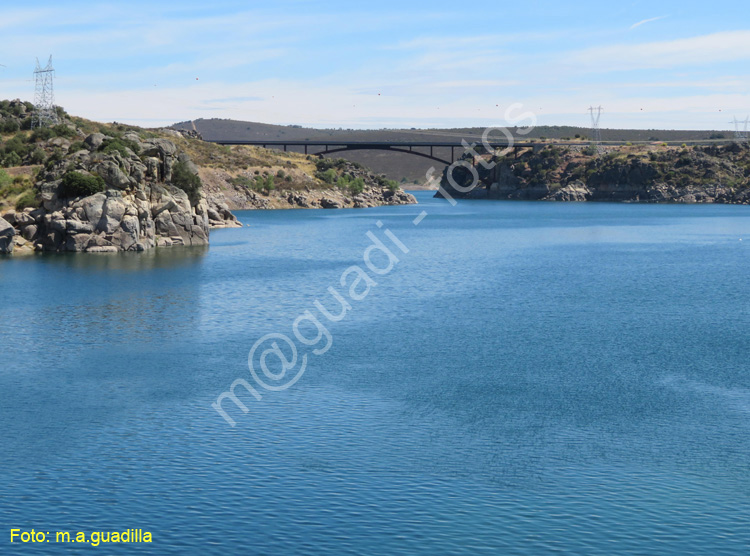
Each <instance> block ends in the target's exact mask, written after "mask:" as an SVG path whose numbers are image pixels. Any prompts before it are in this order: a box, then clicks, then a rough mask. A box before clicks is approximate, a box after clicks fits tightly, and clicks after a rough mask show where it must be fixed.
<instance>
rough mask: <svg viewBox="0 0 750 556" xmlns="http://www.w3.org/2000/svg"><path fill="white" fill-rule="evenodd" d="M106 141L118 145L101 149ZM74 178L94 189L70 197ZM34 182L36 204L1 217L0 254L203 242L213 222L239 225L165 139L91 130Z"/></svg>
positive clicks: (192, 166) (141, 248) (193, 167)
mask: <svg viewBox="0 0 750 556" xmlns="http://www.w3.org/2000/svg"><path fill="white" fill-rule="evenodd" d="M123 139H124V141H123ZM108 142H109V144H113V143H114V144H116V146H117V148H116V149H115V148H113V149H106V148H105V149H102V146H103V145H104V146H105V147H106V145H107V144H108ZM71 176H72V177H71ZM193 178H194V179H193ZM75 180H78V183H79V184H80V183H83V184H84V190H85V186H86V185H88V186H89V187H91V184H94V185H95V187H94V189H99V191H90V190H85V193H91V194H85V195H78V196H72V195H71V193H70V189H71V188H70V182H71V181H75ZM66 182H67V184H66ZM97 184H98V185H97ZM178 184H179V186H178ZM36 187H37V190H38V191H39V192H40V195H41V201H42V206H41V207H40V208H26V209H24V210H20V211H16V210H11V211H8V212H6V213H5V214H2V215H0V216H2V218H1V219H0V253H4V254H10V253H13V252H14V250H15V251H16V252H17V253H21V252H31V251H52V252H63V251H68V252H88V253H96V252H99V253H101V252H117V251H145V250H147V249H152V248H154V247H170V246H176V245H205V244H207V243H208V236H209V230H210V229H211V228H212V227H235V226H240V225H241V224H239V223H238V222H237V219H236V218H235V216H234V215H233V214H232V213H231V212H230V211H229V210H226V207H225V206H222V205H221V204H220V203H218V204H217V203H214V202H212V201H211V200H210V199H208V198H206V196H204V195H203V191H202V187H201V184H200V181H199V179H198V168H197V167H196V165H195V164H193V162H192V161H191V160H190V157H189V156H188V155H187V154H186V153H183V152H178V149H177V146H176V145H175V144H174V143H173V142H172V141H170V140H168V139H164V138H153V139H145V140H142V139H141V137H140V136H139V135H138V134H137V133H135V132H131V133H125V134H124V136H123V137H122V138H119V139H115V138H113V137H107V136H106V135H103V134H101V133H93V134H90V135H89V136H87V137H86V138H85V139H84V141H83V143H82V147H81V149H80V150H78V151H76V152H74V153H69V154H68V155H67V156H65V157H61V158H60V160H57V161H52V162H51V163H48V164H47V165H46V166H45V167H44V168H43V169H42V170H41V171H40V173H39V175H38V178H37V184H36ZM79 188H80V187H79Z"/></svg>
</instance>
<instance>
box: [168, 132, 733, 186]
mask: <svg viewBox="0 0 750 556" xmlns="http://www.w3.org/2000/svg"><path fill="white" fill-rule="evenodd" d="M193 126H195V129H197V130H198V132H200V134H201V135H202V136H203V138H204V139H206V140H209V141H213V140H222V139H224V140H266V141H283V140H295V141H302V140H311V141H321V140H329V141H330V140H333V141H454V142H456V143H458V142H460V141H461V139H466V140H467V141H470V142H471V141H477V142H478V141H481V138H482V133H483V132H484V128H479V127H466V128H450V129H416V128H411V129H370V130H356V129H315V128H305V127H301V126H282V125H273V124H262V123H257V122H244V121H238V120H228V119H218V118H215V119H198V120H193V121H189V122H180V123H177V124H175V125H174V127H175V128H176V129H183V130H193ZM520 130H521V128H515V127H511V128H510V130H509V131H510V132H511V133H512V134H513V135H514V136H515V137H516V139H518V140H528V139H534V140H542V139H544V140H548V141H552V140H565V141H581V142H586V141H587V140H588V138H589V136H590V130H589V129H588V128H585V127H573V126H538V127H536V128H534V129H533V130H532V131H531V132H530V133H529V134H522V133H519V131H520ZM601 132H602V139H603V140H605V141H634V142H635V141H680V142H682V141H693V140H726V139H731V138H732V137H733V135H734V134H733V132H730V131H726V130H713V131H710V130H656V129H645V130H644V129H602V130H601ZM435 154H436V155H438V156H440V155H443V156H448V155H449V150H441V149H436V150H435ZM339 156H341V157H343V158H346V159H347V160H350V161H353V162H358V163H360V164H362V165H364V166H366V167H368V168H372V169H373V170H374V171H376V172H378V173H384V174H386V176H387V177H388V178H390V179H392V180H395V181H398V182H399V183H401V184H402V185H404V186H406V187H408V186H409V185H411V184H421V183H423V182H424V181H425V175H426V173H427V171H428V170H429V169H430V168H431V167H433V166H434V167H435V168H436V169H437V170H438V171H441V170H442V168H443V165H442V164H441V163H440V162H438V161H435V160H430V159H426V158H421V157H418V156H414V155H411V154H404V153H393V152H386V151H377V150H362V151H348V152H343V153H341V154H340V155H339Z"/></svg>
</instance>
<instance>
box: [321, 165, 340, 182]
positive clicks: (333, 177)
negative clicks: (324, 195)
mask: <svg viewBox="0 0 750 556" xmlns="http://www.w3.org/2000/svg"><path fill="white" fill-rule="evenodd" d="M316 176H317V177H318V178H320V179H321V180H323V181H324V182H326V183H328V184H331V185H333V184H334V183H336V181H337V178H338V174H337V173H336V170H334V169H333V168H328V169H327V170H325V171H322V172H321V171H318V172H316Z"/></svg>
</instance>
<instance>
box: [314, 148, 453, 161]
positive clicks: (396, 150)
mask: <svg viewBox="0 0 750 556" xmlns="http://www.w3.org/2000/svg"><path fill="white" fill-rule="evenodd" d="M365 150H373V151H386V152H392V153H406V154H413V155H415V156H421V157H422V158H429V159H430V160H436V161H437V162H440V163H441V164H446V165H451V164H453V160H452V159H453V148H451V160H446V159H444V158H440V157H439V156H435V155H434V154H432V153H430V154H427V153H423V152H420V151H415V150H412V149H399V148H396V147H381V146H376V145H368V146H359V145H345V146H342V147H338V148H335V149H326V150H324V151H320V152H316V153H310V154H313V155H315V156H321V157H322V156H325V155H327V154H335V153H340V152H345V151H365ZM430 151H432V149H430Z"/></svg>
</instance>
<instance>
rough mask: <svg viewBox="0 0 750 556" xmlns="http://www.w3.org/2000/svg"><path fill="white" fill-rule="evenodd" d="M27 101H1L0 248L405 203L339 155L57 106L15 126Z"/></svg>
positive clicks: (122, 247)
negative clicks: (207, 138)
mask: <svg viewBox="0 0 750 556" xmlns="http://www.w3.org/2000/svg"><path fill="white" fill-rule="evenodd" d="M31 108H32V107H31V106H30V105H29V104H28V103H22V102H21V101H0V133H2V134H3V137H2V139H3V142H2V144H0V165H1V166H3V167H4V168H5V169H3V170H0V217H1V218H0V253H6V254H7V253H12V252H14V250H15V251H16V252H32V251H58V252H59V251H74V252H115V251H143V250H147V249H152V248H155V247H170V246H176V245H202V244H206V243H208V238H209V231H210V229H212V228H221V227H231V226H240V224H239V223H238V221H237V219H236V218H235V216H234V215H233V214H232V213H231V210H235V209H255V208H342V207H368V206H376V205H382V204H403V203H414V202H416V200H415V199H414V197H412V196H411V195H408V194H406V193H404V192H403V191H401V190H400V189H399V188H398V187H397V186H396V184H395V183H393V182H390V181H388V180H386V179H385V178H384V177H382V176H376V175H373V174H371V173H370V172H369V171H367V170H366V169H364V168H362V167H360V166H358V165H356V164H352V163H349V162H346V161H320V160H317V159H313V158H311V157H305V156H304V155H296V154H293V153H289V154H287V153H278V152H273V151H268V150H266V149H257V148H251V147H234V148H229V147H222V146H220V145H214V144H210V143H205V142H204V141H202V140H200V139H199V138H197V137H194V136H191V134H190V133H180V132H177V131H175V130H169V129H161V130H145V129H140V128H136V127H132V126H125V125H122V124H116V123H115V124H97V123H95V122H89V121H86V120H83V119H80V118H71V117H69V116H68V115H67V114H65V112H64V111H62V110H61V109H58V116H59V118H60V122H61V123H59V124H58V125H55V126H54V127H51V128H42V129H37V130H33V131H31V130H25V129H24V128H25V127H28V125H29V117H28V114H29V111H30V110H31ZM196 163H197V164H196ZM3 206H4V207H5V208H3Z"/></svg>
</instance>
